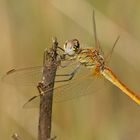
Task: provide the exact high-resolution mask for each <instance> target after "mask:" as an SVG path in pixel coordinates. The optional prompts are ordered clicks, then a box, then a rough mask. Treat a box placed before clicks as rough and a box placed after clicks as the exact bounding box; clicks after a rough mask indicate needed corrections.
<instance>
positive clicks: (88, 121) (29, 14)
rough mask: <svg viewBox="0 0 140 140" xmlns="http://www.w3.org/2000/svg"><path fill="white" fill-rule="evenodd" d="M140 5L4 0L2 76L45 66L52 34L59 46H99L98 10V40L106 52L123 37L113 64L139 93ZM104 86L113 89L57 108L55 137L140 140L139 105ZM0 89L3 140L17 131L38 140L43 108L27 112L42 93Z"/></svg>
mask: <svg viewBox="0 0 140 140" xmlns="http://www.w3.org/2000/svg"><path fill="white" fill-rule="evenodd" d="M139 4H140V2H139V1H136V0H129V1H127V0H124V1H121V0H114V1H109V0H108V1H105V0H102V1H98V0H71V1H70V0H69V1H68V0H50V1H49V0H46V1H40V0H30V1H29V0H24V1H18V0H12V1H8V0H1V1H0V76H2V75H3V74H4V73H5V72H6V71H7V70H9V69H10V68H13V67H24V66H33V65H40V64H42V55H43V50H44V49H45V48H46V47H48V46H50V45H51V38H52V37H53V36H56V37H57V38H58V41H59V43H60V46H62V45H63V43H64V42H65V40H67V39H72V38H77V39H79V40H80V42H81V43H82V44H90V45H92V44H94V38H93V29H92V28H93V27H92V26H93V25H92V24H93V23H92V10H93V8H95V12H96V24H97V32H98V37H99V40H100V42H101V45H102V48H103V50H104V51H105V53H106V52H108V51H109V50H110V49H111V47H112V44H113V42H114V41H115V39H116V37H117V36H118V35H120V36H121V38H120V41H119V42H118V44H117V46H116V48H115V51H114V53H113V57H112V59H111V63H110V66H111V67H112V69H113V71H114V72H115V73H116V74H117V75H118V77H119V78H120V79H121V80H122V81H123V82H124V83H126V84H127V85H128V86H129V87H130V88H131V89H133V90H134V91H136V92H137V93H138V94H139V95H140V86H139V83H140V74H139V73H140V66H139V62H140V55H139V52H140V42H139V39H140V28H139V23H140V17H139V13H140V8H139ZM81 86H82V85H81ZM105 86H107V87H110V88H109V89H110V90H104V89H103V90H102V91H100V92H98V91H97V92H96V93H94V94H93V95H89V96H85V97H82V98H79V99H76V100H71V101H69V102H63V103H60V104H54V109H53V131H52V134H53V135H56V136H57V139H58V140H139V139H140V133H139V130H140V121H139V118H140V106H138V105H136V104H135V103H134V102H133V101H131V100H130V98H128V97H127V96H126V95H124V94H122V92H121V91H120V90H119V89H117V88H116V87H114V86H113V85H111V84H110V83H109V82H107V83H105ZM95 87H96V84H95V85H93V89H94V88H95ZM0 88H1V90H0V91H1V92H0V113H1V115H0V138H1V139H3V140H7V139H11V138H10V136H11V135H12V134H13V133H14V132H17V133H19V134H20V135H21V137H23V139H30V140H34V139H36V138H37V126H38V109H22V105H23V104H24V103H25V102H26V101H27V99H29V97H31V96H32V95H34V93H36V94H37V90H36V88H35V87H34V88H31V87H24V86H23V87H18V86H13V85H8V84H6V83H3V82H1V83H0ZM90 90H92V88H91V89H90ZM76 92H78V91H76ZM87 92H88V91H87Z"/></svg>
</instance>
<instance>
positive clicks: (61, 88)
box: [24, 67, 104, 108]
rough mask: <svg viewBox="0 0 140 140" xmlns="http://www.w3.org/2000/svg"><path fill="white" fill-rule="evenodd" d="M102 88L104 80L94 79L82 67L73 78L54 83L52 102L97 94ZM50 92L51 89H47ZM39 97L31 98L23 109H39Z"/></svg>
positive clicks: (89, 72) (90, 73)
mask: <svg viewBox="0 0 140 140" xmlns="http://www.w3.org/2000/svg"><path fill="white" fill-rule="evenodd" d="M103 86H104V80H103V79H102V78H101V77H94V76H93V74H92V72H91V71H90V70H89V69H87V68H85V67H82V68H81V69H80V70H79V71H78V73H77V74H76V75H75V77H74V78H73V79H72V80H70V81H68V82H63V83H55V87H54V89H53V90H54V102H55V103H60V102H65V101H69V100H72V99H76V98H78V97H82V96H85V95H89V94H94V93H97V92H98V91H99V90H101V89H102V88H101V87H103ZM49 90H52V89H49ZM39 97H40V96H39V95H36V96H34V97H32V98H31V99H30V100H29V101H28V102H27V103H25V105H24V107H25V108H32V107H39V100H40V98H39Z"/></svg>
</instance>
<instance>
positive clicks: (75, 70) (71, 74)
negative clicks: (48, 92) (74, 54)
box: [55, 64, 81, 82]
mask: <svg viewBox="0 0 140 140" xmlns="http://www.w3.org/2000/svg"><path fill="white" fill-rule="evenodd" d="M80 66H81V64H79V65H77V67H76V68H75V69H74V70H73V71H72V72H71V73H68V74H57V75H56V76H62V77H63V76H66V77H69V78H68V79H63V80H56V81H55V82H67V81H70V80H72V78H73V77H74V76H75V74H76V73H77V71H78V70H79V68H80Z"/></svg>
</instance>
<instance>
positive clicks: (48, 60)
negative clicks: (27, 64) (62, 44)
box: [38, 38, 58, 140]
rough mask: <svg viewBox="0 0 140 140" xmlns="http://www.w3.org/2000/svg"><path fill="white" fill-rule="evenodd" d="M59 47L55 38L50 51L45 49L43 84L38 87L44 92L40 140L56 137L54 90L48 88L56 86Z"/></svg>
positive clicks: (40, 115) (41, 102)
mask: <svg viewBox="0 0 140 140" xmlns="http://www.w3.org/2000/svg"><path fill="white" fill-rule="evenodd" d="M57 47H58V43H57V40H56V38H55V39H54V40H53V45H52V48H51V49H50V51H48V50H45V51H44V61H43V74H42V82H41V86H40V83H39V87H38V88H39V91H41V93H43V95H41V97H40V114H39V126H38V140H52V139H55V137H54V138H51V120H52V103H53V90H48V89H50V88H53V87H54V80H55V75H56V70H57V65H56V63H57V60H56V58H57ZM50 81H51V82H50Z"/></svg>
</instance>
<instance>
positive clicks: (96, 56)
mask: <svg viewBox="0 0 140 140" xmlns="http://www.w3.org/2000/svg"><path fill="white" fill-rule="evenodd" d="M93 25H94V28H93V29H94V37H95V47H94V48H80V43H79V41H78V40H77V39H72V40H68V41H66V42H65V44H64V49H62V48H59V49H60V50H62V51H63V53H62V54H61V55H59V59H58V64H57V65H58V66H60V67H61V68H62V69H63V68H64V69H65V68H66V67H68V66H69V65H70V64H71V63H73V62H74V63H75V64H76V66H75V68H73V70H72V72H70V73H66V74H56V77H66V78H64V79H61V80H56V81H55V82H56V83H59V82H68V81H72V80H73V78H74V77H75V75H76V74H77V73H78V71H79V69H80V68H81V66H84V67H85V68H87V69H91V70H92V71H93V74H92V75H93V76H97V77H98V76H102V77H104V78H105V79H107V80H108V81H110V82H111V83H112V84H113V85H115V86H116V87H118V88H119V89H120V90H121V91H122V92H123V93H125V94H126V95H128V96H129V97H130V98H131V99H132V100H133V101H135V102H136V103H137V104H139V105H140V97H139V96H137V95H136V94H135V93H134V92H133V91H131V90H130V89H129V88H128V87H127V86H126V85H125V84H123V83H122V82H121V81H120V80H119V79H118V77H117V76H116V75H115V74H114V73H113V71H112V70H111V68H110V67H108V66H107V63H108V60H109V59H110V57H111V54H112V52H113V49H114V47H115V45H116V43H117V41H118V40H119V37H118V38H117V39H116V41H115V43H114V45H113V48H112V50H111V53H110V55H108V56H106V57H104V55H103V52H102V49H101V47H100V43H99V41H98V38H97V33H96V24H95V16H94V11H93ZM63 61H65V62H67V63H66V64H65V65H62V62H63ZM36 69H37V70H40V69H41V67H40V66H38V67H32V68H24V69H17V70H16V69H13V70H10V71H9V72H7V75H6V76H9V75H13V74H16V73H21V72H24V71H30V70H31V71H36ZM85 76H86V74H85ZM67 77H68V78H67ZM79 80H80V79H79ZM75 82H76V81H75ZM71 83H72V82H71ZM64 86H69V84H66V85H65V84H64V85H63V86H62V89H63V88H64ZM40 87H41V84H40V85H39V87H38V88H40ZM60 87H61V86H59V87H58V88H60ZM50 90H52V89H50ZM64 94H65V93H64ZM70 94H71V93H70ZM75 94H76V93H75ZM38 96H39V95H37V96H34V97H32V98H31V99H30V100H29V101H28V102H30V101H31V100H33V99H35V98H36V97H38ZM60 98H61V96H60Z"/></svg>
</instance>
